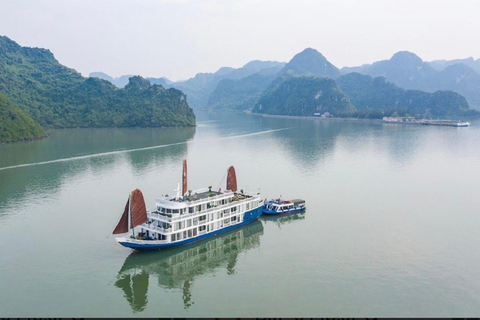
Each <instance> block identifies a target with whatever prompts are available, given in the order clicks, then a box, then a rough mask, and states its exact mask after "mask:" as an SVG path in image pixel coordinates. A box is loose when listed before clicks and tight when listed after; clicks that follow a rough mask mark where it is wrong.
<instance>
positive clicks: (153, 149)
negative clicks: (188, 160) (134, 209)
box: [0, 128, 195, 216]
mask: <svg viewBox="0 0 480 320" xmlns="http://www.w3.org/2000/svg"><path fill="white" fill-rule="evenodd" d="M194 135H195V128H132V129H130V128H122V129H74V130H59V131H56V132H54V133H53V134H52V136H51V137H50V138H48V139H46V140H42V141H35V142H32V143H25V144H21V143H20V144H11V145H2V146H0V155H1V157H0V168H5V167H9V166H15V165H24V164H30V165H26V166H23V167H11V168H6V169H3V170H0V209H1V208H2V207H4V206H5V207H6V206H10V205H14V206H15V205H17V204H18V202H21V201H22V200H23V199H24V197H25V196H26V195H27V194H28V195H31V196H33V198H37V199H38V198H40V199H45V198H51V195H52V194H54V193H56V192H58V191H59V190H60V189H61V186H62V184H63V183H65V182H66V181H70V182H71V183H74V182H73V181H72V180H74V179H75V178H76V177H81V176H82V175H84V174H85V173H86V172H88V171H91V172H92V173H93V174H94V175H95V176H97V175H101V174H102V173H103V172H106V171H108V170H111V169H112V168H115V166H118V165H119V164H120V163H122V162H125V161H126V162H127V163H128V164H129V165H130V166H131V167H132V168H133V170H134V171H135V173H137V174H138V173H143V172H144V171H145V170H147V168H150V167H158V166H159V165H161V164H162V163H165V162H166V161H167V162H168V161H172V162H176V163H179V162H180V161H181V159H182V158H184V157H185V156H186V154H187V149H188V144H187V143H186V142H187V141H189V140H191V139H193V137H194ZM142 148H143V149H142ZM136 149H137V150H136ZM138 149H140V150H138ZM135 150H136V151H135ZM49 161H50V163H48V162H49ZM52 161H53V162H52ZM45 162H47V163H45ZM2 211H3V210H0V216H1V215H2Z"/></svg>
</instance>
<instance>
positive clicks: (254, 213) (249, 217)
mask: <svg viewBox="0 0 480 320" xmlns="http://www.w3.org/2000/svg"><path fill="white" fill-rule="evenodd" d="M262 210H263V206H260V207H258V208H256V209H253V210H250V211H247V212H245V213H244V215H243V221H242V223H239V224H234V225H232V226H229V227H225V228H223V229H218V230H215V231H212V232H209V233H206V234H202V235H200V236H197V237H195V238H190V239H186V240H182V241H176V242H172V243H162V244H137V243H131V242H120V244H121V245H122V246H124V247H127V248H132V249H135V250H158V249H164V248H172V247H177V246H181V245H184V244H187V243H192V242H195V241H198V240H202V239H205V238H208V237H212V236H215V235H217V234H220V233H222V232H225V231H228V230H232V229H234V228H237V227H240V226H243V225H246V224H247V223H250V222H252V221H254V220H255V219H257V218H258V217H260V215H261V214H262Z"/></svg>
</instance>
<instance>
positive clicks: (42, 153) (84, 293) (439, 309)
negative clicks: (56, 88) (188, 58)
mask: <svg viewBox="0 0 480 320" xmlns="http://www.w3.org/2000/svg"><path fill="white" fill-rule="evenodd" d="M197 121H198V126H197V127H196V128H156V129H152V128H142V129H69V130H57V131H53V132H52V133H51V137H50V138H48V139H45V140H41V141H35V142H29V143H20V144H11V145H0V234H1V235H2V241H0V252H1V254H0V284H1V286H2V288H3V290H1V292H0V310H1V311H0V314H1V315H2V316H6V317H9V316H20V317H32V316H45V317H130V316H138V317H184V316H185V317H280V316H283V317H294V316H296V317H312V316H332V317H335V316H337V317H338V316H357V317H374V316H378V317H389V316H392V317H395V316H410V317H413V316H423V317H427V316H430V317H435V316H437V317H438V316H445V317H471V316H474V315H478V314H479V313H480V302H479V301H480V272H479V271H478V270H480V252H479V250H478V248H479V247H480V232H479V225H480V217H479V208H480V197H478V192H479V190H480V179H479V176H480V175H479V173H480V172H479V171H480V169H479V168H480V123H473V124H472V126H471V127H469V128H450V127H433V126H421V125H395V124H382V123H373V122H346V121H322V120H318V119H317V120H301V119H283V118H261V117H256V116H248V115H242V114H229V113H225V114H222V113H220V114H213V113H199V112H197ZM184 158H186V159H187V160H188V166H189V168H188V174H189V182H188V183H189V189H196V188H204V187H207V186H209V185H211V186H213V188H214V189H217V188H219V187H221V188H222V189H223V188H224V187H225V173H226V170H227V168H228V167H229V166H230V165H234V166H235V168H236V172H237V179H238V184H239V188H242V189H245V190H251V191H255V192H258V190H259V189H260V192H261V193H262V195H263V196H264V197H266V198H273V197H275V198H277V197H279V196H280V195H282V198H285V199H287V198H303V199H305V200H306V204H307V211H306V213H305V214H301V215H294V216H286V217H282V218H268V219H266V218H263V217H261V218H260V219H259V221H257V222H255V223H252V224H251V225H248V226H246V227H244V228H239V229H236V230H234V231H232V232H229V233H227V234H224V235H221V236H218V237H215V238H212V239H209V240H206V241H201V242H199V243H197V244H193V245H189V246H185V247H181V248H177V249H173V250H166V251H159V252H153V253H137V254H132V253H131V251H130V250H129V249H127V248H124V247H122V246H120V245H118V244H117V243H116V242H115V240H114V237H113V236H112V235H111V232H112V230H113V227H114V226H115V224H116V222H117V221H118V219H119V217H120V214H121V212H122V211H123V208H124V206H125V202H126V200H127V197H128V193H129V191H131V190H133V189H135V188H140V189H141V190H142V191H143V193H144V196H145V200H146V202H147V207H152V206H154V203H155V198H156V197H159V196H160V195H162V194H167V193H168V194H170V195H172V194H174V191H173V189H174V188H176V186H177V183H178V182H180V181H181V170H182V160H183V159H184Z"/></svg>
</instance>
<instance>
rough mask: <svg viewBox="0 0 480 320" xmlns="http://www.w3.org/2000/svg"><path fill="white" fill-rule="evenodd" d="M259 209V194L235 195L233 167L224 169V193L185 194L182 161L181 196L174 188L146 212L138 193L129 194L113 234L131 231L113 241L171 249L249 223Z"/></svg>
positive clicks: (145, 247) (144, 246) (141, 246)
mask: <svg viewBox="0 0 480 320" xmlns="http://www.w3.org/2000/svg"><path fill="white" fill-rule="evenodd" d="M262 209H263V199H262V198H261V196H260V193H257V194H254V193H244V192H243V190H242V191H241V192H237V179H236V175H235V169H234V167H233V166H232V167H230V168H229V169H228V175H227V189H226V190H225V191H223V192H222V191H221V190H218V191H212V190H211V187H209V188H205V189H199V190H194V191H190V190H189V191H188V193H187V162H186V160H184V162H183V183H182V193H181V194H180V188H179V186H178V188H177V195H176V196H175V197H168V196H165V197H163V198H160V199H157V200H156V206H155V208H153V209H151V210H147V209H146V207H145V202H144V199H143V195H142V192H141V191H140V190H139V189H136V190H134V191H132V192H131V193H130V196H129V199H128V201H127V204H126V206H125V210H124V212H123V214H122V216H121V218H120V220H119V222H118V224H117V226H116V227H115V229H114V231H113V234H123V233H127V232H129V231H131V235H130V236H128V235H126V236H123V237H118V238H116V240H117V242H118V243H120V244H121V245H123V246H125V247H128V248H132V249H135V250H156V249H162V248H168V247H174V246H179V245H183V244H187V243H191V242H194V241H197V240H201V239H204V238H207V237H211V236H214V235H217V234H219V233H221V232H224V231H227V230H231V229H233V228H236V227H239V226H242V225H245V224H247V223H249V222H252V221H254V220H255V219H257V218H258V217H259V216H260V215H261V214H262Z"/></svg>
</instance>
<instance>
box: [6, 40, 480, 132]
mask: <svg viewBox="0 0 480 320" xmlns="http://www.w3.org/2000/svg"><path fill="white" fill-rule="evenodd" d="M478 68H479V60H474V59H473V58H468V59H459V60H451V61H446V60H437V61H432V62H424V61H423V60H422V59H421V58H419V57H418V56H417V55H415V54H413V53H411V52H408V51H401V52H397V53H395V54H394V55H393V56H392V58H391V59H389V60H383V61H378V62H375V63H373V64H371V65H362V66H358V67H349V68H342V69H338V68H337V67H335V66H334V65H333V64H331V63H330V62H329V61H328V60H327V59H326V58H325V57H324V56H323V55H322V54H321V53H320V52H318V51H316V50H315V49H312V48H307V49H305V50H303V51H302V52H300V53H298V54H296V55H295V56H294V57H293V58H292V59H291V60H290V61H289V62H288V63H283V62H276V61H259V60H255V61H251V62H249V63H247V64H245V65H244V66H243V67H241V68H230V67H223V68H220V69H219V70H218V71H217V72H215V73H199V74H197V75H196V76H195V77H193V78H191V79H188V80H184V81H177V82H173V81H170V80H169V79H167V78H164V77H159V78H147V79H144V78H142V77H140V76H133V77H132V76H121V77H119V78H113V77H111V76H109V75H107V74H105V73H102V72H95V73H91V77H89V78H84V77H82V76H81V75H80V74H79V73H78V72H76V71H75V70H73V69H69V68H67V67H65V66H63V65H61V64H59V63H58V61H57V60H56V59H55V58H54V56H53V54H52V53H51V52H50V51H48V50H45V49H38V48H26V47H21V46H19V45H18V44H16V43H15V42H14V41H12V40H10V39H8V38H7V37H0V92H1V93H3V96H2V97H1V105H0V117H2V118H1V119H3V120H2V121H3V124H2V126H0V137H1V138H0V141H15V140H24V139H32V138H35V137H42V136H44V135H45V132H44V131H43V128H42V127H47V128H48V127H53V128H66V127H106V126H192V125H195V115H194V113H193V111H192V109H191V108H190V106H192V107H195V108H203V109H207V108H208V109H212V110H219V109H222V110H247V109H250V110H253V111H255V112H259V113H271V114H286V115H310V116H311V115H313V114H314V113H315V114H319V113H326V112H327V113H329V114H330V115H333V116H339V117H346V116H349V117H350V116H352V117H364V118H381V117H382V116H385V115H392V114H398V115H414V116H421V117H429V116H435V117H447V116H448V117H452V116H478V115H480V112H477V111H475V110H472V109H470V106H473V107H476V108H480V74H479V73H478V72H477V71H476V70H478ZM127 79H128V81H127ZM189 105H190V106H189ZM2 130H3V131H2ZM2 132H3V133H2ZM5 133H6V134H5Z"/></svg>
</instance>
